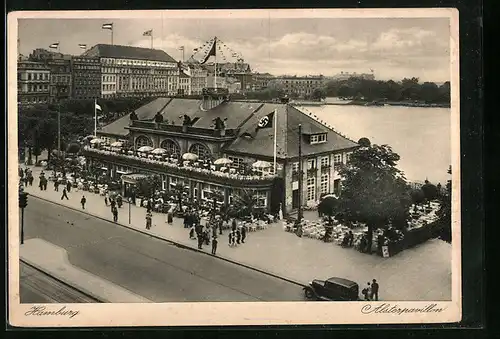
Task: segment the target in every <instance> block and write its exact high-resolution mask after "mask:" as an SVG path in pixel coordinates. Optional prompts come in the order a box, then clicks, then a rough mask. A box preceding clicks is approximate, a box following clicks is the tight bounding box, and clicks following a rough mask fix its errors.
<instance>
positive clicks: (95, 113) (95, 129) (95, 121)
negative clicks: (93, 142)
mask: <svg viewBox="0 0 500 339" xmlns="http://www.w3.org/2000/svg"><path fill="white" fill-rule="evenodd" d="M94 137H96V138H97V99H94Z"/></svg>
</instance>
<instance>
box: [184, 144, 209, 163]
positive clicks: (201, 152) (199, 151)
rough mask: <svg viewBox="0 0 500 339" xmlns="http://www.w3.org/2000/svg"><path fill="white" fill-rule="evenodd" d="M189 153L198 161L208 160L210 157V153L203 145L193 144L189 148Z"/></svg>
mask: <svg viewBox="0 0 500 339" xmlns="http://www.w3.org/2000/svg"><path fill="white" fill-rule="evenodd" d="M189 153H194V154H196V155H197V156H198V157H199V158H200V159H208V158H210V156H211V152H210V150H209V149H208V147H207V146H205V145H203V144H193V145H191V147H190V148H189Z"/></svg>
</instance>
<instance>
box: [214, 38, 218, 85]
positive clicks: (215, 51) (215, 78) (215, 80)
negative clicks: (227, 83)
mask: <svg viewBox="0 0 500 339" xmlns="http://www.w3.org/2000/svg"><path fill="white" fill-rule="evenodd" d="M214 54H215V55H214V56H215V72H214V73H215V74H214V87H215V88H217V37H215V38H214Z"/></svg>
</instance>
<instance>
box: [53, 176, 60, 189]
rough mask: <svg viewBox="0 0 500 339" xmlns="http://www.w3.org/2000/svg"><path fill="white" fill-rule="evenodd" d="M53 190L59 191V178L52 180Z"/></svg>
mask: <svg viewBox="0 0 500 339" xmlns="http://www.w3.org/2000/svg"><path fill="white" fill-rule="evenodd" d="M54 191H56V192H59V180H58V178H56V181H54Z"/></svg>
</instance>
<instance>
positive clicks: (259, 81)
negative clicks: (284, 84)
mask: <svg viewBox="0 0 500 339" xmlns="http://www.w3.org/2000/svg"><path fill="white" fill-rule="evenodd" d="M274 79H275V76H273V75H272V74H269V73H253V74H252V89H253V90H254V91H261V90H264V89H266V88H268V87H269V83H270V82H271V81H272V80H274Z"/></svg>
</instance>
